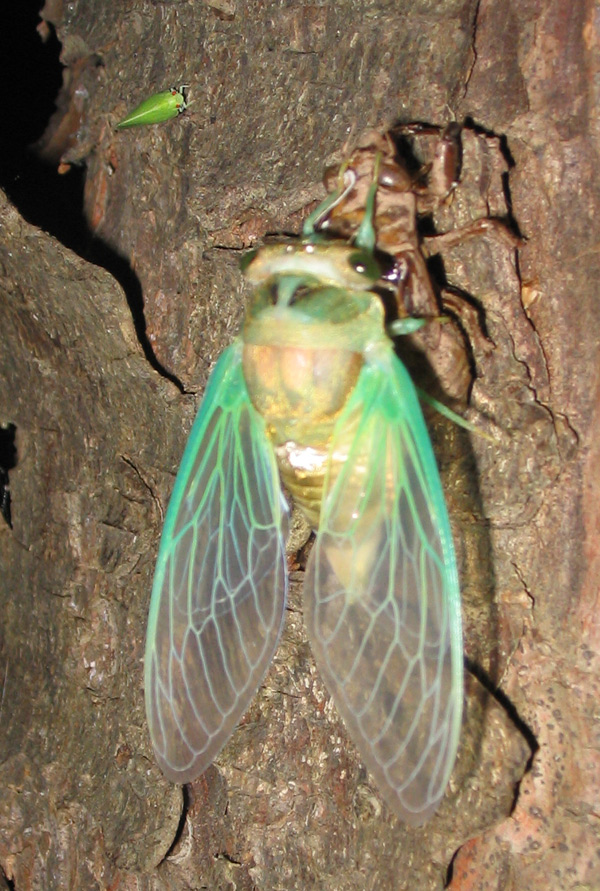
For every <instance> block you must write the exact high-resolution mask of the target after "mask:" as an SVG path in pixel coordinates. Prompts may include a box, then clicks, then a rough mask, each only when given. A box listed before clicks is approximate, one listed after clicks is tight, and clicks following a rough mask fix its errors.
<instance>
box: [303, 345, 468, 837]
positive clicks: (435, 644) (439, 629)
mask: <svg viewBox="0 0 600 891" xmlns="http://www.w3.org/2000/svg"><path fill="white" fill-rule="evenodd" d="M331 456H332V457H331V458H330V464H329V469H328V474H327V478H326V481H325V492H324V495H323V506H322V509H321V522H320V526H319V535H318V537H317V541H316V544H315V547H314V548H313V551H312V554H311V558H310V562H309V566H308V573H307V580H306V587H305V591H306V606H305V612H306V620H307V626H308V631H309V637H310V640H311V644H312V648H313V651H314V654H315V659H316V661H317V664H318V667H319V670H320V671H321V673H322V675H323V678H324V679H325V682H326V684H327V687H328V689H329V691H330V693H331V695H332V697H333V700H334V702H335V705H336V707H337V709H338V711H339V712H340V714H341V715H342V717H343V718H344V721H345V722H346V724H347V726H348V729H349V731H350V734H351V736H352V738H353V740H354V742H355V743H356V745H357V747H358V749H359V751H360V753H361V755H362V757H363V759H364V761H365V763H366V765H367V767H368V768H369V770H370V771H371V773H372V775H373V777H374V779H375V780H376V782H377V784H378V786H379V788H380V789H381V791H382V792H383V794H384V796H385V798H386V800H387V802H388V804H389V805H390V806H391V807H392V808H393V809H394V811H395V812H396V813H397V814H398V815H399V816H400V817H401V818H402V819H404V820H405V821H407V822H409V823H412V824H413V825H418V824H420V823H422V822H424V821H425V820H427V819H428V818H429V817H430V816H431V814H432V813H433V811H434V810H435V809H436V807H437V805H438V803H439V801H440V799H441V797H442V795H443V794H444V790H445V788H446V784H447V782H448V778H449V776H450V772H451V770H452V766H453V764H454V759H455V755H456V748H457V744H458V736H459V731H460V724H461V715H462V699H463V679H462V639H461V638H462V635H461V618H460V599H459V590H458V579H457V571H456V561H455V557H454V549H453V545H452V538H451V531H450V525H449V521H448V515H447V511H446V507H445V503H444V498H443V493H442V489H441V484H440V479H439V475H438V471H437V467H436V463H435V458H434V456H433V452H432V449H431V445H430V442H429V437H428V434H427V430H426V428H425V424H424V421H423V417H422V414H421V409H420V407H419V404H418V400H417V398H416V395H415V389H414V386H413V384H412V382H411V380H410V377H409V376H408V373H407V372H406V370H405V369H404V367H403V366H402V364H401V363H400V361H399V360H398V359H397V358H396V357H395V356H394V355H393V354H392V353H391V351H390V354H389V359H386V358H385V357H384V358H383V359H382V360H381V362H380V364H376V365H365V366H364V368H363V370H362V371H361V375H360V378H359V380H358V383H357V386H356V388H355V391H354V393H353V396H352V397H351V399H350V401H349V404H348V407H347V408H346V410H345V413H344V415H343V416H342V417H341V418H340V420H339V423H338V424H337V426H336V430H335V433H334V438H333V442H332V446H331ZM343 456H347V459H346V461H345V462H344V461H340V460H337V459H339V458H341V457H343Z"/></svg>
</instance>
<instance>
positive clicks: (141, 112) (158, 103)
mask: <svg viewBox="0 0 600 891" xmlns="http://www.w3.org/2000/svg"><path fill="white" fill-rule="evenodd" d="M185 90H186V88H185V86H181V87H171V89H170V90H162V92H160V93H155V94H154V95H153V96H149V97H148V98H147V99H144V101H143V102H140V104H139V105H137V106H136V107H135V108H134V109H133V111H130V112H129V114H128V115H126V117H124V118H123V120H122V121H119V123H118V124H117V130H125V129H127V127H142V126H147V125H148V124H161V123H162V122H163V121H170V120H171V118H176V117H177V115H179V114H183V112H184V111H185V110H186V108H187V107H188V101H187V98H186V92H185Z"/></svg>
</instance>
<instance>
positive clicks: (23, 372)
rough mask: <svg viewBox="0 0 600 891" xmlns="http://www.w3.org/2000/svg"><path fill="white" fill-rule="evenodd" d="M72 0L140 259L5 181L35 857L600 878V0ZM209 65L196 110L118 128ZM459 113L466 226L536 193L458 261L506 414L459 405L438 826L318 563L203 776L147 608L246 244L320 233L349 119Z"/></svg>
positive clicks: (34, 864) (7, 595)
mask: <svg viewBox="0 0 600 891" xmlns="http://www.w3.org/2000/svg"><path fill="white" fill-rule="evenodd" d="M45 15H46V17H47V18H48V19H49V20H51V21H52V22H53V23H54V24H55V25H56V27H57V29H58V34H59V37H60V39H61V41H62V43H63V47H64V58H63V61H64V62H65V64H66V65H67V66H68V68H67V73H66V77H67V80H66V86H65V93H64V104H63V108H62V112H61V114H60V116H59V119H57V120H56V121H55V122H54V124H53V126H52V130H51V132H50V133H49V136H48V139H47V140H46V155H47V157H56V158H57V160H58V159H59V158H60V159H61V162H62V163H63V164H65V163H69V162H74V161H83V162H85V164H86V165H87V180H86V207H85V213H86V218H87V220H88V223H89V226H90V230H91V232H92V234H93V237H94V239H95V240H96V242H97V243H98V242H102V243H103V244H104V245H105V246H106V251H105V256H106V257H107V258H109V259H110V258H112V266H113V267H115V268H117V267H119V264H121V266H122V263H123V260H125V261H126V262H128V263H130V264H131V267H132V269H133V271H134V275H132V276H130V277H127V276H125V277H124V278H123V281H124V282H125V291H123V290H122V289H121V288H120V287H119V285H118V284H117V282H116V281H115V278H114V277H113V276H112V275H111V274H110V273H109V272H108V271H105V270H103V269H100V268H98V267H97V266H93V265H91V264H90V263H88V262H86V260H85V259H82V258H79V257H76V256H74V255H73V254H72V253H70V252H69V251H68V250H66V249H65V248H64V247H63V246H62V245H61V244H59V243H58V242H56V241H55V240H53V238H51V237H50V236H48V235H47V234H45V233H43V232H41V231H39V230H37V229H35V228H34V227H32V226H31V225H29V224H27V223H26V222H24V221H23V220H22V219H21V218H20V217H19V214H18V213H17V211H16V210H15V209H14V208H13V207H11V206H10V205H9V204H8V202H6V201H4V202H3V203H2V205H1V206H0V225H1V227H2V230H1V231H2V240H1V243H0V274H1V276H2V294H1V296H0V314H1V329H2V337H3V348H2V351H1V353H0V379H1V381H2V388H1V390H0V422H2V423H3V424H8V423H10V424H14V425H15V447H16V464H15V467H14V468H12V469H11V470H10V472H9V475H10V487H11V499H12V522H13V528H12V529H11V528H9V526H8V525H7V524H6V523H4V522H3V521H2V520H1V519H0V553H1V560H2V566H3V572H2V579H1V581H0V604H1V606H0V609H1V611H2V620H1V624H0V690H1V700H0V788H1V789H2V794H1V796H0V867H1V871H0V884H1V883H2V872H3V873H4V876H5V877H6V878H7V879H9V880H10V881H12V882H13V886H12V887H14V888H15V889H16V891H26V889H36V891H39V889H42V888H49V889H53V888H57V889H58V888H84V889H103V888H116V887H119V888H127V889H155V888H156V889H158V888H170V889H197V888H198V889H199V888H210V889H234V888H237V889H260V891H273V889H286V891H287V889H308V888H315V889H317V888H318V889H332V891H334V889H335V891H344V889H356V888H361V889H363V888H364V889H386V888H390V889H404V888H407V889H408V888H418V889H420V891H421V889H423V891H429V889H431V891H433V889H439V888H442V887H444V886H445V885H446V884H447V883H448V882H449V887H450V888H452V889H453V891H459V889H460V891H466V889H471V888H473V889H480V888H486V889H488V888H489V889H493V888H497V889H502V891H505V889H518V888H538V887H539V888H541V887H544V888H552V889H566V888H569V889H570V888H578V889H584V888H590V889H591V888H600V879H599V878H598V876H599V875H600V863H599V862H598V850H600V837H599V836H600V833H599V830H598V813H600V801H599V798H600V791H599V790H600V784H599V783H598V773H599V771H600V735H599V730H598V727H599V724H598V718H597V702H598V694H599V692H600V691H599V690H598V687H599V686H600V682H599V681H598V678H599V677H600V624H599V621H598V614H599V613H598V599H599V596H598V591H599V585H598V579H599V575H600V572H599V570H600V553H599V546H598V542H599V541H600V539H599V535H600V515H599V508H598V505H599V504H600V498H599V484H598V479H599V478H600V449H599V446H598V435H597V430H598V428H599V426H600V417H599V416H598V392H599V391H598V384H599V374H598V368H599V362H598V360H599V356H598V346H599V341H600V337H599V332H600V309H599V304H598V300H597V293H598V287H599V284H600V281H599V278H600V276H599V263H598V250H597V239H598V235H597V225H595V224H594V221H595V219H597V218H598V214H599V213H600V206H599V205H600V187H599V186H600V184H599V182H598V172H597V171H598V138H599V120H598V114H599V112H598V109H600V96H599V95H598V83H600V62H599V48H598V40H599V36H598V21H600V18H599V10H598V7H597V6H596V5H594V3H592V2H591V0H590V2H579V3H576V4H565V3H563V2H561V0H537V2H535V0H527V2H518V3H517V2H516V0H513V2H509V0H480V2H476V0H456V2H445V3H440V2H439V0H431V2H428V0H422V2H412V3H405V4H402V3H395V4H388V3H385V2H373V3H369V4H366V5H365V4H364V3H361V4H358V3H355V2H352V0H344V2H342V3H336V4H327V5H324V6H321V5H311V4H303V3H297V4H294V5H287V4H283V3H277V2H269V0H267V2H262V3H242V2H238V0H214V2H211V3H203V4H201V3H187V2H170V3H169V2H163V3H156V2H149V0H125V2H122V3H118V4H107V3H106V2H104V0H87V2H85V3H84V2H81V0H80V2H77V0H76V2H72V3H69V4H68V5H65V7H64V9H63V7H62V4H61V3H60V2H58V0H56V2H50V0H49V2H47V4H46V7H45ZM182 82H183V83H189V84H190V91H191V96H192V99H193V104H192V105H191V107H190V109H189V111H188V112H187V113H186V114H185V115H184V116H182V117H181V118H179V119H177V120H174V121H171V122H169V123H167V124H164V125H162V126H159V127H153V128H142V129H138V130H131V131H126V132H122V133H115V131H114V129H113V128H114V124H115V123H116V122H117V121H118V120H119V119H120V118H121V117H123V115H124V114H125V112H126V111H127V110H129V109H130V108H131V107H132V106H133V105H135V104H136V103H137V102H138V101H139V100H141V99H143V98H145V97H146V96H147V95H149V94H151V93H153V92H155V91H157V90H160V89H164V88H165V87H167V86H169V85H171V84H179V83H182ZM450 114H452V115H454V116H455V117H456V118H457V119H459V120H462V119H464V118H466V117H468V118H471V119H472V120H473V122H474V123H475V124H476V125H478V127H481V128H483V130H485V134H484V133H483V132H481V133H479V134H478V133H476V132H475V130H473V129H472V128H471V129H470V130H468V131H467V135H466V142H465V148H466V150H465V159H464V170H463V183H462V185H461V187H460V188H459V190H457V195H456V198H455V201H454V202H453V204H452V205H451V207H450V208H447V209H445V210H444V211H443V213H442V214H440V215H439V217H438V218H436V224H437V227H438V229H439V230H445V229H446V228H450V227H452V226H456V225H460V224H462V223H465V222H466V221H468V220H470V219H474V218H478V217H481V216H486V215H487V214H488V213H491V214H492V215H504V214H506V213H507V212H508V211H511V212H512V216H513V217H514V219H516V220H517V222H518V224H519V227H520V230H521V232H522V233H523V234H524V235H525V236H526V238H527V241H526V243H524V244H523V246H522V247H521V248H520V249H519V251H518V253H517V252H516V251H515V250H514V249H512V248H511V247H510V246H508V245H507V244H505V243H504V242H502V241H499V240H498V239H495V238H493V237H489V238H487V237H486V238H482V239H477V240H470V241H468V242H466V243H463V244H460V245H458V246H454V247H451V248H449V249H448V250H446V251H444V255H443V262H444V268H445V276H446V279H447V280H448V282H450V283H452V284H453V285H455V286H457V287H459V288H461V289H462V290H463V291H464V292H465V293H467V294H469V295H471V297H472V301H471V302H472V305H473V306H475V308H476V309H477V310H478V313H479V316H480V317H481V318H482V319H483V320H484V322H485V328H486V333H487V338H488V340H487V341H486V340H485V339H484V338H481V337H480V338H475V339H474V341H473V343H472V364H473V368H474V371H475V382H474V386H473V390H472V395H471V404H472V406H473V407H474V409H476V412H477V413H474V414H473V417H474V418H475V419H477V418H480V419H481V423H483V424H484V425H485V423H486V422H485V418H488V419H489V423H488V424H487V429H489V430H490V431H491V433H492V435H493V437H494V440H495V441H494V443H493V444H492V443H490V442H488V441H486V440H483V439H478V438H477V437H475V438H472V437H471V438H470V442H469V437H467V436H466V435H465V434H463V432H461V431H457V430H455V429H454V428H452V427H451V426H450V425H448V424H446V422H441V421H435V422H434V426H433V435H434V443H435V445H436V449H437V453H438V457H439V460H440V464H441V467H442V472H443V476H444V483H445V489H446V493H447V498H448V504H449V508H450V513H451V516H452V518H453V523H454V532H455V537H456V540H457V547H458V551H459V559H460V564H461V576H462V584H463V592H464V613H465V625H466V629H465V631H466V634H465V636H466V641H465V649H466V654H467V656H468V658H469V660H470V662H469V664H470V665H471V666H472V667H473V669H474V671H475V675H476V676H477V679H476V677H475V676H471V677H470V679H469V683H468V686H467V714H466V717H465V724H464V731H463V742H462V746H461V752H460V755H459V762H458V765H457V769H456V772H455V776H454V778H453V780H452V782H451V788H450V790H449V794H448V796H447V798H446V799H445V801H444V802H443V805H442V807H441V808H440V812H439V814H438V815H436V817H435V818H434V819H433V820H432V821H431V823H430V824H428V825H427V826H426V827H425V828H423V829H419V830H409V829H407V828H406V827H404V826H403V825H402V824H400V823H399V822H398V821H397V820H396V819H395V818H394V817H393V816H391V815H390V814H389V812H388V811H387V810H386V808H385V807H384V806H383V805H382V804H381V803H380V800H379V797H378V793H377V790H376V789H375V788H374V787H373V786H372V784H371V783H370V780H369V777H368V775H367V774H366V772H365V771H364V769H363V768H362V766H361V763H360V761H359V759H358V757H357V755H356V752H355V750H354V748H353V746H352V743H351V742H350V741H349V739H348V737H347V736H346V734H345V731H344V728H343V725H342V724H341V722H340V721H339V720H338V718H337V716H336V714H335V712H334V710H333V707H332V706H331V703H330V702H329V699H328V697H327V694H326V692H325V690H324V688H323V686H322V684H321V682H320V680H319V678H318V675H317V674H316V670H315V667H314V663H313V661H312V657H311V654H310V649H309V647H308V644H307V643H306V640H305V635H304V630H303V624H302V599H301V594H300V583H301V573H299V574H298V578H297V579H296V581H297V582H298V584H297V585H295V586H294V587H293V590H292V596H291V599H290V609H289V611H288V617H287V623H286V629H285V632H284V638H283V641H282V644H281V646H280V649H279V652H278V654H277V656H276V659H275V662H274V665H273V668H272V670H271V672H270V673H269V675H268V677H267V679H266V682H265V684H264V687H263V688H262V689H261V690H260V692H259V695H258V696H257V699H256V701H255V702H254V704H253V705H252V707H251V709H250V711H249V713H248V714H247V716H246V718H245V720H244V722H243V724H242V726H241V727H240V728H239V730H238V731H237V732H236V733H235V734H234V737H233V739H232V741H231V742H230V744H229V745H228V746H227V748H226V749H225V750H224V751H223V753H222V756H221V757H220V758H219V761H218V764H216V765H214V766H213V767H212V768H210V769H209V770H208V771H207V773H206V774H205V775H204V776H203V777H201V778H200V779H199V780H198V781H197V782H195V783H194V784H192V785H191V786H190V787H189V789H188V790H187V793H186V798H185V801H184V799H183V797H182V793H181V790H180V789H178V788H176V787H174V786H172V785H171V784H170V783H168V782H167V781H166V780H164V779H163V778H162V776H161V775H160V772H159V771H158V769H157V768H156V766H155V765H154V762H153V759H152V753H151V750H150V744H149V740H148V737H147V732H146V728H145V720H144V714H143V695H142V663H141V660H142V654H143V640H144V631H145V617H146V613H147V608H148V600H149V592H150V586H151V579H152V571H153V564H154V558H155V554H156V547H157V542H158V535H159V532H160V526H161V521H162V517H163V514H164V509H165V506H166V504H167V501H168V495H169V492H170V489H171V486H172V480H173V474H174V472H175V470H176V468H177V464H178V460H179V457H180V454H181V451H182V448H183V444H184V441H185V436H186V433H187V431H188V429H189V426H190V423H191V420H192V417H193V413H194V410H195V407H196V404H197V399H196V398H195V396H194V395H192V394H195V393H200V392H201V390H202V388H203V386H204V384H205V382H206V378H207V375H208V372H209V370H210V368H211V366H212V364H213V363H214V361H215V359H216V357H217V356H218V354H219V352H220V351H221V349H222V348H223V346H224V345H225V344H227V343H228V342H230V340H231V338H232V336H233V335H234V333H235V332H236V330H237V327H238V325H239V322H240V319H241V316H242V313H243V307H244V294H243V287H242V285H241V282H240V276H239V272H238V267H237V261H238V259H239V254H240V251H241V250H242V249H245V248H247V247H248V246H249V245H251V244H252V243H254V241H255V240H256V239H257V238H260V237H261V236H262V235H264V234H266V233H269V232H275V231H282V230H285V231H297V230H298V228H299V224H300V221H301V219H302V218H303V216H304V215H305V212H306V207H307V206H308V205H310V204H311V202H313V201H314V200H315V199H317V198H318V197H320V196H321V195H322V194H323V191H322V187H321V186H320V184H319V183H320V178H321V175H322V172H323V168H324V166H325V165H326V163H328V162H329V161H331V159H332V158H333V157H337V158H340V157H341V156H342V154H343V146H344V143H345V142H346V140H347V139H348V137H349V135H350V136H352V135H358V134H359V133H360V132H361V131H362V130H365V129H368V128H371V127H378V128H380V129H386V128H387V127H389V126H390V125H391V124H393V123H394V122H396V121H397V120H399V119H400V120H403V121H414V120H420V121H430V122H434V123H444V122H446V121H447V120H448V119H449V115H450ZM493 134H497V135H501V136H502V137H503V139H501V140H499V139H496V138H495V136H494V135H493ZM507 200H508V201H509V202H510V206H509V207H508V208H507V204H506V202H507ZM108 265H109V266H111V262H108ZM119 268H120V267H119ZM140 298H143V309H144V316H145V323H146V331H145V333H144V332H143V326H142V325H141V324H140V318H139V312H138V309H139V302H140ZM132 314H133V320H132ZM465 318H466V317H465ZM134 323H135V324H134ZM470 327H471V326H470V325H469V324H468V323H467V322H466V321H465V322H464V328H465V330H466V331H467V332H470ZM140 335H141V340H142V342H141V343H140ZM152 353H153V354H154V356H155V359H152ZM177 383H179V384H180V386H179V387H178V386H177V385H176V384H177ZM492 422H493V423H492ZM594 433H596V435H595V436H594ZM481 681H483V684H482V683H480V682H481ZM484 688H487V690H488V691H496V693H495V695H490V693H489V692H486V690H485V689H484ZM182 815H184V816H185V821H181V824H180V818H181V816H182ZM178 826H179V831H178ZM453 858H454V859H453ZM450 864H452V866H451V868H449V867H450Z"/></svg>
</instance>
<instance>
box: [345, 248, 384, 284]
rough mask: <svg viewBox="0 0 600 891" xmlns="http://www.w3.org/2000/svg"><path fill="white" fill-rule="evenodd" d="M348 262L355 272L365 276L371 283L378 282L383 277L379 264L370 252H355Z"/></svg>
mask: <svg viewBox="0 0 600 891" xmlns="http://www.w3.org/2000/svg"><path fill="white" fill-rule="evenodd" d="M348 262H349V263H350V266H351V267H352V269H353V270H354V271H355V272H358V274H359V275H363V276H364V277H365V278H366V279H369V281H372V282H376V281H377V279H378V278H380V276H381V270H380V268H379V264H378V262H377V260H376V259H375V257H374V256H373V254H371V253H370V252H369V251H353V252H352V253H351V254H350V257H349V258H348Z"/></svg>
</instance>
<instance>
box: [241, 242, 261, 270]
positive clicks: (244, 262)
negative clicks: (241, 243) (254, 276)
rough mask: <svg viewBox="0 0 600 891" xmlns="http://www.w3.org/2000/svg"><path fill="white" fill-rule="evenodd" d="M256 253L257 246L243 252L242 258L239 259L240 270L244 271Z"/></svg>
mask: <svg viewBox="0 0 600 891" xmlns="http://www.w3.org/2000/svg"><path fill="white" fill-rule="evenodd" d="M257 254H258V248H254V250H252V251H248V253H247V254H244V256H243V257H242V259H241V260H240V269H241V270H242V272H246V270H247V269H248V267H249V266H250V264H251V263H252V261H253V260H254V258H255V257H256V255H257Z"/></svg>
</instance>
